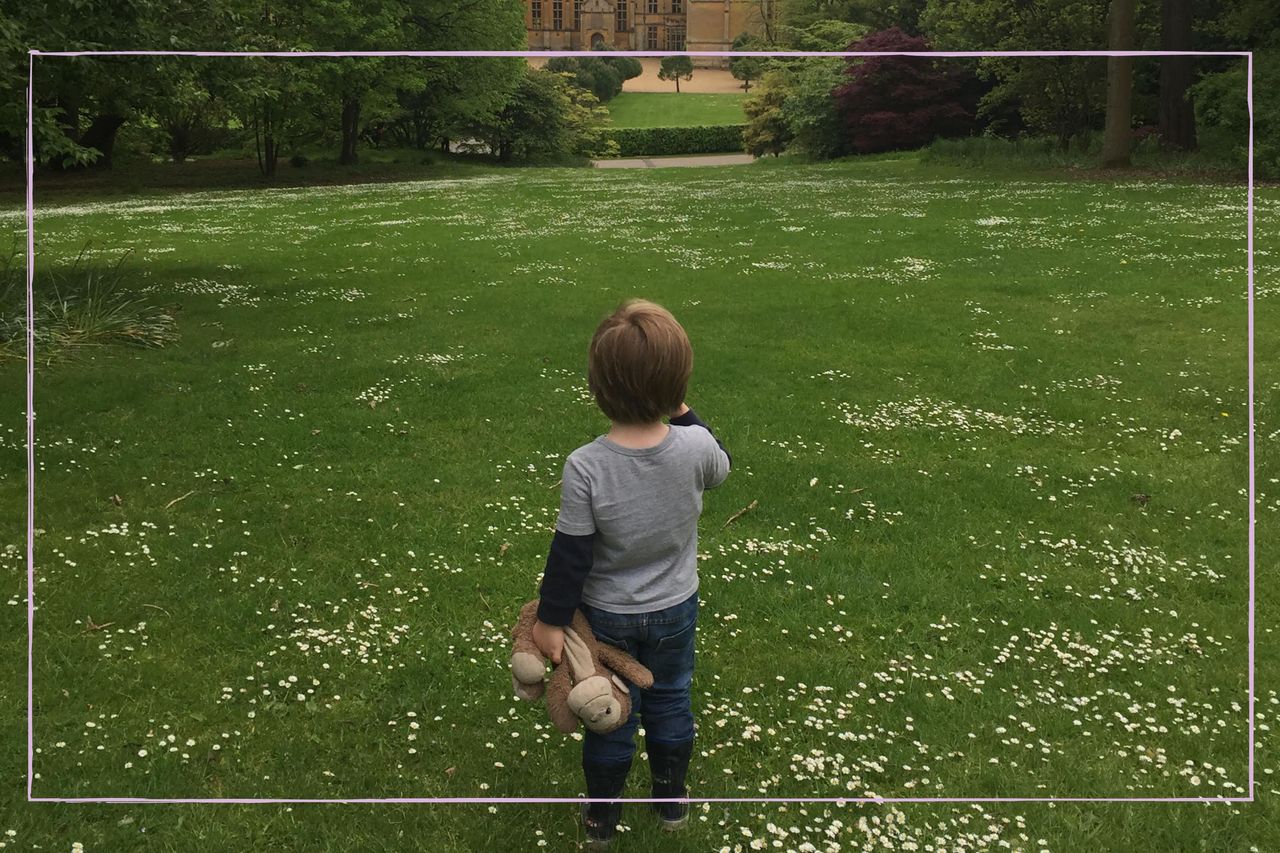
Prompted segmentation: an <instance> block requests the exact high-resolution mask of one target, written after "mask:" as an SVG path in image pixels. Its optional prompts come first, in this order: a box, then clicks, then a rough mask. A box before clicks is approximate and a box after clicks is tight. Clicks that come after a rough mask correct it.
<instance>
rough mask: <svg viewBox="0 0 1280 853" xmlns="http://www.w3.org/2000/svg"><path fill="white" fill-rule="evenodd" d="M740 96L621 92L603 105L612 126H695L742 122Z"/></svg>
mask: <svg viewBox="0 0 1280 853" xmlns="http://www.w3.org/2000/svg"><path fill="white" fill-rule="evenodd" d="M742 101H743V96H742V95H736V94H732V93H723V94H706V93H689V92H681V93H679V94H677V93H675V92H671V93H663V92H624V93H623V94H621V95H618V96H617V97H615V98H613V99H612V100H611V101H609V103H607V104H606V105H605V106H607V107H608V108H609V115H610V116H611V117H612V118H613V125H614V127H698V126H702V125H706V126H710V125H718V124H742V123H743V122H745V121H746V115H745V114H744V113H743V112H742Z"/></svg>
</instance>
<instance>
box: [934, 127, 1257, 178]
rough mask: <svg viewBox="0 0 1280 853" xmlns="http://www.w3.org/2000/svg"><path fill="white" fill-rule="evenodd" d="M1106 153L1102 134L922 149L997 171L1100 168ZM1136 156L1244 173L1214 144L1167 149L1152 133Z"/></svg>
mask: <svg viewBox="0 0 1280 853" xmlns="http://www.w3.org/2000/svg"><path fill="white" fill-rule="evenodd" d="M1101 153H1102V150H1101V136H1100V135H1099V134H1097V133H1088V134H1078V135H1076V136H1073V137H1071V139H1070V144H1069V145H1068V146H1067V147H1066V148H1065V149H1064V148H1063V147H1062V143H1061V141H1060V140H1058V139H1057V138H1056V137H1053V136H1024V137H1021V138H1019V139H1013V140H1011V139H1002V138H1000V137H996V136H972V137H969V138H967V139H938V140H935V141H934V142H933V144H932V145H930V146H929V147H928V148H925V149H924V151H923V152H921V157H920V159H921V162H924V163H943V164H948V165H956V166H981V167H990V168H994V169H1010V168H1018V167H1021V168H1026V169H1095V168H1097V166H1098V158H1099V156H1100V155H1101ZM1132 160H1133V165H1134V168H1137V169H1150V170H1152V171H1156V172H1161V173H1164V174H1183V175H1211V176H1214V177H1228V178H1237V177H1240V176H1241V175H1243V173H1244V162H1243V160H1239V161H1233V160H1232V158H1230V157H1229V156H1225V155H1224V154H1223V153H1222V152H1220V151H1217V150H1214V149H1212V148H1209V147H1205V146H1202V147H1201V149H1200V150H1199V151H1170V150H1168V149H1165V148H1162V147H1161V145H1160V136H1159V134H1148V135H1147V136H1146V137H1145V138H1144V139H1143V140H1142V141H1140V142H1138V143H1137V144H1135V145H1134V148H1133V153H1132Z"/></svg>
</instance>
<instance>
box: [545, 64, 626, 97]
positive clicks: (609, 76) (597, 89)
mask: <svg viewBox="0 0 1280 853" xmlns="http://www.w3.org/2000/svg"><path fill="white" fill-rule="evenodd" d="M621 58H627V59H629V58H630V57H621ZM546 69H547V70H548V71H554V72H556V73H558V74H568V75H570V79H571V80H572V81H573V84H574V85H575V86H577V87H578V88H580V89H586V90H587V91H588V92H590V93H591V94H593V95H595V97H596V100H598V101H600V102H601V103H605V102H607V101H609V100H611V99H613V98H615V97H617V96H618V95H620V94H621V93H622V82H623V77H622V74H621V72H620V71H619V69H618V68H617V67H616V66H614V65H613V64H612V63H610V62H607V61H605V60H603V59H597V58H595V57H594V56H555V57H552V58H551V59H549V60H547V64H546Z"/></svg>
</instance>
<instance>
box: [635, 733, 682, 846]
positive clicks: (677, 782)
mask: <svg viewBox="0 0 1280 853" xmlns="http://www.w3.org/2000/svg"><path fill="white" fill-rule="evenodd" d="M645 746H646V748H647V749H648V751H649V771H650V773H652V774H653V798H654V799H655V800H665V799H678V798H683V797H688V796H689V792H688V791H687V790H686V789H685V785H684V782H685V776H686V774H687V773H688V771H689V756H691V755H692V754H693V741H688V742H687V743H677V744H668V743H646V744H645ZM652 805H653V810H654V811H655V812H657V813H658V817H660V818H661V819H662V828H663V829H667V830H677V829H680V828H681V827H683V826H684V825H685V824H686V823H688V822H689V804H688V803H687V802H685V803H653V804H652Z"/></svg>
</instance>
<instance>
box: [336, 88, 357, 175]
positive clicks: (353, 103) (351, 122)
mask: <svg viewBox="0 0 1280 853" xmlns="http://www.w3.org/2000/svg"><path fill="white" fill-rule="evenodd" d="M359 136H360V99H359V98H343V99H342V153H341V154H340V155H339V156H338V162H339V163H341V164H343V165H344V166H350V165H352V164H354V163H356V162H357V161H358V160H359V159H360V155H358V154H356V142H357V140H358V139H359Z"/></svg>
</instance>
